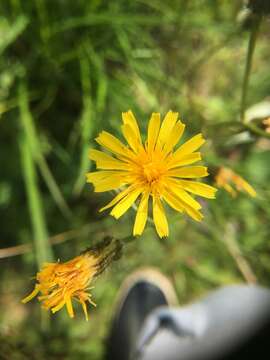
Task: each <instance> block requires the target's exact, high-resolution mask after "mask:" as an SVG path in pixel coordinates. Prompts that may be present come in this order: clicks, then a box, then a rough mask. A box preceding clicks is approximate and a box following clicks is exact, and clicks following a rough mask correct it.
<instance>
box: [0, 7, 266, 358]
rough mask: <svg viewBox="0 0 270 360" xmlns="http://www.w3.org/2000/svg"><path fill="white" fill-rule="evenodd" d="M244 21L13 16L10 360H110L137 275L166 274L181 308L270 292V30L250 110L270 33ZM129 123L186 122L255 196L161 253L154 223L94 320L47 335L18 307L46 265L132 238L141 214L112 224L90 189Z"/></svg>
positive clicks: (111, 10) (178, 229)
mask: <svg viewBox="0 0 270 360" xmlns="http://www.w3.org/2000/svg"><path fill="white" fill-rule="evenodd" d="M253 3H257V2H256V1H254V2H253ZM258 3H263V1H260V2H258ZM265 3H266V2H265ZM243 9H244V8H243V2H242V1H240V0H237V1H225V0H224V1H222V0H219V1H212V0H209V1H202V0H193V1H185V0H169V1H163V0H152V1H145V0H136V1H131V0H130V1H127V0H117V1H106V0H91V1H90V0H89V1H85V0H78V1H71V0H65V1H61V0H58V1H55V0H29V1H21V0H4V1H1V2H0V169H1V170H0V173H1V175H0V229H1V237H0V240H1V245H0V247H1V249H0V258H1V260H0V261H1V272H0V278H1V281H0V291H1V297H0V309H1V311H0V319H1V323H0V343H1V354H0V358H3V359H29V358H31V359H45V358H46V359H64V358H65V359H66V358H69V359H77V358H80V359H86V358H88V359H91V360H95V359H101V358H102V354H103V352H104V344H105V339H106V334H107V331H108V325H109V322H110V319H111V316H112V303H113V301H114V300H115V296H116V293H117V289H118V288H119V286H120V284H121V282H122V280H123V279H124V277H125V276H126V275H127V274H129V273H130V272H132V270H134V269H136V268H137V267H140V266H155V267H158V268H159V269H160V270H161V271H162V272H164V273H165V274H167V275H168V276H169V277H170V278H171V279H172V281H173V282H174V285H175V288H176V291H177V294H178V298H179V303H180V304H185V303H187V302H190V301H192V300H195V299H197V298H198V297H200V296H202V295H203V294H205V293H207V292H208V291H210V290H211V289H214V288H216V287H219V286H223V285H225V284H229V283H236V282H250V283H253V282H258V283H259V284H261V285H264V286H268V285H269V276H270V243H269V220H270V208H269V200H270V190H269V181H270V167H269V155H270V140H269V136H268V134H267V133H265V132H264V130H265V129H264V127H263V125H262V124H261V120H262V119H263V118H266V117H268V116H270V111H269V107H270V106H269V103H268V101H269V94H270V72H269V58H270V47H269V36H270V30H269V20H268V19H267V17H265V18H263V19H262V21H261V26H260V30H259V33H258V38H257V42H256V48H255V53H254V59H253V65H252V71H251V75H250V81H249V84H248V83H246V85H248V86H246V89H248V92H246V95H247V97H245V95H244V99H243V79H244V73H245V67H246V59H247V48H248V42H249V38H250V34H253V40H255V36H254V34H255V35H256V26H257V24H258V21H259V20H260V15H257V16H254V15H252V14H251V13H250V12H248V10H243ZM258 19H259V20H258ZM250 55H251V54H250ZM244 88H245V85H244ZM244 93H245V91H244ZM241 98H242V115H245V117H246V118H247V119H248V122H246V123H243V122H241V120H243V116H242V119H241ZM243 100H244V101H243ZM243 102H244V104H243ZM262 102H263V103H262ZM256 104H257V105H256ZM258 104H259V105H258ZM254 105H256V106H257V107H255V108H254V107H253V108H252V109H251V110H249V111H248V112H244V114H243V111H244V110H245V109H244V108H245V107H246V108H249V107H251V106H254ZM128 109H132V110H133V111H134V112H135V114H136V116H137V118H138V119H139V121H140V126H141V129H142V130H145V128H146V124H147V121H148V118H149V115H150V113H151V112H152V111H160V112H161V113H162V114H165V112H166V111H167V110H169V109H172V110H175V111H179V112H180V114H181V117H182V119H183V121H184V122H185V123H186V124H188V134H187V136H191V135H194V134H196V133H197V132H200V131H201V129H202V131H203V133H204V135H205V136H206V138H207V139H208V142H207V144H206V145H204V147H203V155H204V159H205V163H206V164H208V165H209V166H210V169H212V171H211V172H212V174H214V171H215V168H216V167H218V166H222V165H227V166H230V167H232V168H233V169H235V170H236V171H237V172H238V173H240V174H241V175H242V176H243V177H244V178H245V179H247V180H248V181H249V182H250V183H251V184H252V185H253V186H254V187H255V189H256V190H257V193H258V196H257V197H256V198H255V199H252V198H250V197H248V195H245V194H239V196H238V197H237V198H236V199H232V198H231V197H230V195H229V194H227V193H225V192H224V191H223V190H220V191H219V192H218V196H217V199H216V200H215V201H211V202H210V201H209V202H207V204H206V203H205V205H204V207H205V208H204V214H205V219H204V221H203V222H202V223H200V224H197V223H194V221H192V220H190V219H188V218H187V217H184V216H182V215H181V214H179V215H175V213H172V216H170V219H171V223H170V229H171V235H170V237H169V238H168V239H166V240H164V241H163V240H162V242H160V241H159V240H158V238H157V236H156V234H155V232H154V231H153V229H152V228H151V225H148V227H147V230H146V231H145V233H144V235H143V236H142V237H140V238H138V239H135V240H134V241H133V242H130V243H128V244H127V246H125V247H124V254H123V256H122V258H121V259H120V260H119V261H118V262H116V263H114V264H113V266H112V267H111V268H110V269H108V270H107V271H106V272H105V274H103V276H101V277H100V278H99V279H98V281H97V282H96V287H95V289H94V290H93V296H94V300H95V301H96V303H97V304H98V306H97V308H96V309H94V308H92V309H91V313H90V321H89V322H88V323H87V322H85V320H84V317H83V314H82V311H81V309H79V308H77V309H76V310H77V316H76V318H75V319H73V320H72V319H69V318H68V316H67V314H66V313H65V311H62V312H59V313H57V314H56V315H54V316H53V318H52V319H51V324H50V330H49V331H44V330H42V329H44V319H43V324H42V323H41V319H42V317H41V315H40V308H39V304H38V303H37V301H32V302H31V303H29V304H27V305H22V304H21V303H20V300H21V298H22V297H24V296H25V295H26V294H27V293H28V292H29V291H31V289H32V283H31V277H32V276H33V275H34V274H35V272H36V271H37V269H38V268H39V267H40V264H41V263H42V262H43V261H44V260H49V259H52V258H54V259H61V260H62V261H65V260H68V259H70V258H71V257H73V256H74V254H79V253H80V251H81V250H83V249H85V248H86V247H88V246H91V244H93V243H96V242H98V241H100V240H102V238H103V237H104V236H105V235H112V236H114V237H118V238H123V237H125V236H128V235H130V233H131V229H132V223H133V221H134V215H135V214H134V213H132V211H130V212H129V213H128V214H126V215H125V216H123V219H121V220H119V221H117V220H115V219H113V218H111V217H109V216H107V215H106V214H99V213H98V211H97V210H98V208H99V207H100V205H101V204H104V203H105V202H108V200H109V198H110V195H109V194H95V193H93V189H92V188H91V186H90V185H85V173H86V171H87V170H88V169H89V168H91V166H92V164H90V163H89V161H88V157H87V153H88V148H89V147H90V146H95V145H94V138H95V136H96V135H97V134H98V132H99V131H100V130H101V129H106V130H108V131H111V132H113V133H115V134H117V135H119V129H120V121H121V118H120V117H121V112H122V111H126V110H128ZM254 127H255V128H254ZM213 182H214V179H213V177H210V178H209V183H213ZM45 325H46V324H45ZM47 328H48V324H47Z"/></svg>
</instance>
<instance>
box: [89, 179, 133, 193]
mask: <svg viewBox="0 0 270 360" xmlns="http://www.w3.org/2000/svg"><path fill="white" fill-rule="evenodd" d="M126 183H127V182H126V181H125V178H124V177H122V176H119V177H118V178H116V177H112V178H107V179H104V180H101V181H99V182H97V183H93V185H94V191H95V192H105V191H111V190H115V189H119V188H120V187H121V186H123V185H125V184H126Z"/></svg>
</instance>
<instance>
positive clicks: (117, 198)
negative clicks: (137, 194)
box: [99, 186, 134, 212]
mask: <svg viewBox="0 0 270 360" xmlns="http://www.w3.org/2000/svg"><path fill="white" fill-rule="evenodd" d="M133 189H134V187H133V186H130V187H128V188H127V189H125V190H123V191H121V192H120V193H119V194H118V195H116V196H115V197H114V198H113V200H112V201H111V202H109V204H107V205H106V206H104V207H103V208H101V209H100V210H99V212H102V211H104V210H106V209H109V208H110V207H112V206H114V205H115V204H117V203H118V202H119V201H120V200H121V199H123V198H124V197H125V196H126V195H127V194H129V193H130V192H131V191H132V190H133Z"/></svg>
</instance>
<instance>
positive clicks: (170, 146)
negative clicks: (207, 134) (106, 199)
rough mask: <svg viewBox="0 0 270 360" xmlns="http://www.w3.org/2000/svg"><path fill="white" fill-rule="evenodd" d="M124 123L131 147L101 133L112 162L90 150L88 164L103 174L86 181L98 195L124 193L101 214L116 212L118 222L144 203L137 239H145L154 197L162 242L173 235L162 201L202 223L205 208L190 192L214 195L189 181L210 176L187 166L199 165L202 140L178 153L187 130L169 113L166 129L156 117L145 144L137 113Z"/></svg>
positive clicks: (126, 117)
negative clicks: (90, 163)
mask: <svg viewBox="0 0 270 360" xmlns="http://www.w3.org/2000/svg"><path fill="white" fill-rule="evenodd" d="M122 119H123V124H122V133H123V135H124V138H125V140H126V141H127V144H128V145H124V144H123V143H122V142H121V141H120V140H118V139H117V138H115V137H114V136H113V135H111V134H109V133H108V132H106V131H102V132H101V133H100V134H99V136H98V137H97V138H96V141H97V142H98V143H99V144H100V145H101V146H103V147H104V148H106V149H107V150H109V151H110V152H112V153H113V154H114V157H113V156H111V155H109V154H107V153H105V152H101V151H98V150H94V149H91V150H90V159H92V160H94V161H95V162H96V167H97V169H102V170H101V171H96V172H92V173H88V174H87V181H88V182H90V183H93V185H94V189H95V191H96V192H103V191H109V190H116V189H120V190H121V191H120V192H119V193H118V195H117V196H116V197H115V198H114V199H113V200H112V201H111V202H110V203H109V204H108V205H106V206H105V207H103V208H102V209H100V211H103V210H105V209H108V208H110V207H113V209H112V210H111V215H112V216H114V217H115V218H116V219H118V218H119V217H120V216H122V215H123V214H124V213H125V212H126V211H127V210H128V209H129V208H130V207H131V206H132V205H133V204H134V203H135V202H136V200H137V199H138V198H139V197H140V201H139V205H138V209H137V214H136V219H135V224H134V229H133V235H141V234H142V232H143V230H144V227H145V224H146V221H147V216H148V202H149V198H150V197H151V198H152V205H153V206H152V209H153V210H152V211H153V219H154V223H155V227H156V230H157V233H158V235H159V236H160V237H164V236H168V234H169V229H168V222H167V218H166V214H165V211H164V207H163V202H164V201H165V202H166V203H167V204H169V205H170V206H171V207H172V208H173V209H175V210H177V211H179V212H185V213H187V214H188V215H189V216H191V217H192V218H193V219H195V220H197V221H200V220H201V219H202V214H201V213H200V211H199V210H200V209H201V205H200V204H199V203H198V202H197V201H196V200H195V199H194V198H193V197H192V196H190V195H189V194H188V192H190V193H193V194H195V195H200V196H204V197H206V198H209V199H213V198H214V197H215V192H216V189H215V188H213V187H212V186H209V185H206V184H203V183H201V182H196V181H191V180H187V179H192V178H200V177H204V176H207V175H208V172H207V168H206V167H204V166H187V167H185V165H190V164H193V163H195V162H197V161H199V160H201V154H200V152H196V150H197V149H198V148H199V147H200V146H201V145H202V144H203V143H204V142H205V140H204V139H203V137H202V135H201V134H198V135H196V136H194V137H192V138H191V139H190V140H189V141H187V142H186V143H184V144H183V145H182V146H180V147H179V148H178V149H177V150H176V151H174V147H175V146H176V144H177V143H178V142H179V140H180V138H181V136H182V134H183V132H184V129H185V125H184V124H183V123H182V122H181V120H178V113H175V112H172V111H169V112H168V113H167V114H166V116H165V118H164V120H163V122H162V123H161V119H160V114H159V113H153V114H152V116H151V119H150V121H149V125H148V134H147V140H146V142H145V143H143V141H142V138H141V135H140V130H139V127H138V124H137V121H136V119H135V117H134V115H133V113H132V112H131V111H128V112H125V113H123V114H122ZM123 187H124V188H123Z"/></svg>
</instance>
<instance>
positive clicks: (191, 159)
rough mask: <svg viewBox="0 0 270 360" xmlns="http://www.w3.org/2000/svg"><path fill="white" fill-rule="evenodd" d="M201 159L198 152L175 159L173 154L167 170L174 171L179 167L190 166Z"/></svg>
mask: <svg viewBox="0 0 270 360" xmlns="http://www.w3.org/2000/svg"><path fill="white" fill-rule="evenodd" d="M201 159H202V158H201V153H200V152H194V153H192V154H187V155H184V156H181V157H176V156H174V154H172V157H171V159H170V161H169V164H168V169H174V168H177V167H179V166H184V165H190V164H193V163H195V162H197V161H200V160H201Z"/></svg>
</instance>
